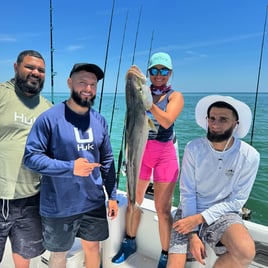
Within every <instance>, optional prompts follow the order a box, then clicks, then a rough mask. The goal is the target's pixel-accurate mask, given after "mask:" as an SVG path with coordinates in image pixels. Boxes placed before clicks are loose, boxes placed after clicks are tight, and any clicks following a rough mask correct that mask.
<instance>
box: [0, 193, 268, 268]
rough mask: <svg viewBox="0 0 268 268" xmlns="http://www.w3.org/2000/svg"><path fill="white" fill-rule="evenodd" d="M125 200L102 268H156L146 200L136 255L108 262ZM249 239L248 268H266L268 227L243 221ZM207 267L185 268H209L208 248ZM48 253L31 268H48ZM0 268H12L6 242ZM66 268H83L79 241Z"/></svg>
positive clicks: (151, 212) (104, 246) (154, 232)
mask: <svg viewBox="0 0 268 268" xmlns="http://www.w3.org/2000/svg"><path fill="white" fill-rule="evenodd" d="M126 206H127V198H126V195H125V194H122V195H119V213H118V217H117V218H116V219H114V220H110V219H109V232H110V236H109V239H107V240H105V241H103V242H102V243H101V255H102V268H115V267H116V268H119V267H120V268H136V267H137V268H140V267H146V268H155V267H157V264H158V259H159V255H160V251H161V245H160V239H159V236H158V218H157V216H156V212H155V209H154V203H153V201H152V200H149V199H145V200H144V203H143V205H142V209H143V215H142V219H141V223H140V226H139V229H138V233H137V248H138V250H137V252H136V253H135V254H133V255H132V256H130V257H129V258H128V259H127V261H126V262H124V263H122V264H120V265H118V264H113V263H112V262H111V259H112V257H113V256H114V255H115V254H116V253H117V251H118V249H119V247H120V244H121V241H122V239H123V236H124V231H125V212H126ZM245 225H246V227H247V228H248V229H249V231H250V233H251V235H252V237H253V238H254V240H255V241H258V242H256V257H255V260H254V262H252V264H251V265H250V266H249V268H268V227H267V226H264V225H260V224H255V223H253V222H250V221H245ZM206 250H207V255H208V256H209V257H208V258H206V265H205V266H203V265H201V264H199V263H198V262H196V261H194V262H187V265H186V268H211V267H213V264H214V262H215V259H216V258H217V257H216V256H215V254H214V252H213V251H212V249H211V248H209V247H207V249H206ZM48 258H49V252H47V251H46V252H45V253H44V254H43V255H42V256H39V257H37V258H34V259H33V260H32V261H31V266H30V268H48ZM0 267H1V268H14V265H13V262H12V256H11V247H10V243H9V241H8V242H7V245H6V250H5V253H4V258H3V261H2V263H1V265H0ZM67 268H84V254H83V251H82V247H81V242H80V240H79V239H76V240H75V243H74V245H73V247H72V249H71V250H70V251H69V253H68V256H67Z"/></svg>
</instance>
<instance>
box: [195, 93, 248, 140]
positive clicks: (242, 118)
mask: <svg viewBox="0 0 268 268" xmlns="http://www.w3.org/2000/svg"><path fill="white" fill-rule="evenodd" d="M218 101H223V102H226V103H228V104H230V105H231V106H232V107H233V108H234V109H235V110H236V111H237V113H238V118H239V119H238V122H239V124H238V125H237V128H236V130H235V132H234V136H236V137H237V138H244V137H245V136H246V135H247V133H248V131H249V129H250V125H251V120H252V113H251V110H250V108H249V107H248V105H246V104H245V103H244V102H241V101H239V100H237V99H234V98H232V97H229V96H221V95H210V96H206V97H204V98H202V99H201V100H199V102H198V103H197V105H196V107H195V120H196V123H197V124H198V125H199V126H200V127H201V128H203V129H205V130H207V111H208V108H209V106H210V105H211V104H213V103H215V102H218Z"/></svg>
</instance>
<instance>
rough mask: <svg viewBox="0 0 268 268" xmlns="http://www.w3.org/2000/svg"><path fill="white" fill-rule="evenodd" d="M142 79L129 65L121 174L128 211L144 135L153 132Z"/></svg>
mask: <svg viewBox="0 0 268 268" xmlns="http://www.w3.org/2000/svg"><path fill="white" fill-rule="evenodd" d="M146 80H147V79H146V76H145V75H144V74H143V73H142V71H141V70H140V69H139V68H138V67H137V66H136V65H132V66H131V67H130V69H129V70H128V71H127V73H126V88H125V96H126V122H125V172H126V177H127V193H128V199H129V203H130V205H131V207H132V209H134V208H135V207H137V206H138V204H136V189H137V182H138V179H139V173H140V167H141V161H142V156H143V152H144V149H145V145H146V142H147V139H148V133H149V130H150V129H152V130H155V131H156V127H155V126H154V124H153V122H152V120H151V119H150V118H149V117H148V116H147V110H149V109H150V107H151V106H152V103H153V99H152V94H151V90H150V88H149V87H148V86H147V85H146ZM132 209H131V210H132Z"/></svg>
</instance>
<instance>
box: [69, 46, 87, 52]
mask: <svg viewBox="0 0 268 268" xmlns="http://www.w3.org/2000/svg"><path fill="white" fill-rule="evenodd" d="M83 48H84V47H83V46H79V45H69V46H68V47H66V50H68V51H77V50H81V49H83Z"/></svg>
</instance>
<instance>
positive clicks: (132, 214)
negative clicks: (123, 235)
mask: <svg viewBox="0 0 268 268" xmlns="http://www.w3.org/2000/svg"><path fill="white" fill-rule="evenodd" d="M127 213H128V217H126V231H127V233H128V234H130V235H131V236H135V235H136V233H137V229H138V226H139V223H140V219H141V215H142V209H141V206H140V205H139V204H138V203H137V202H136V203H130V204H129V206H128V209H127Z"/></svg>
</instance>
